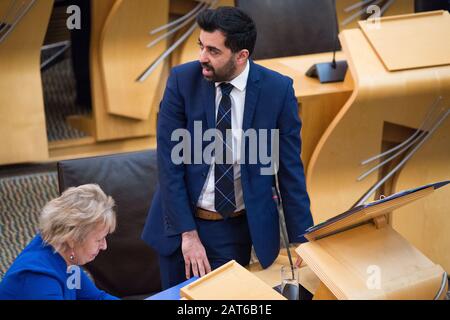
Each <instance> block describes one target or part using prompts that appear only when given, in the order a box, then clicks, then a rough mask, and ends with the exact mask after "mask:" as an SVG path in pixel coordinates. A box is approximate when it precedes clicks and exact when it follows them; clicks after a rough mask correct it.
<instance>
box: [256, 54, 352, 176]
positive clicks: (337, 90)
mask: <svg viewBox="0 0 450 320" xmlns="http://www.w3.org/2000/svg"><path fill="white" fill-rule="evenodd" d="M332 57H333V54H332V53H318V54H310V55H303V56H296V57H286V58H274V59H267V60H259V61H256V63H258V64H260V65H262V66H265V67H267V68H269V69H272V70H274V71H277V72H279V73H282V74H284V75H286V76H288V77H290V78H292V79H293V81H294V84H293V86H294V91H295V95H296V96H297V100H298V103H299V115H300V118H301V120H302V123H303V126H302V132H301V136H302V160H303V165H304V167H305V171H307V168H308V165H309V160H310V158H311V155H312V153H313V151H314V149H315V148H316V145H317V143H318V142H319V139H320V137H321V136H322V134H323V133H324V132H325V130H326V128H327V127H328V126H329V125H330V123H331V122H332V121H333V119H334V118H335V116H336V114H337V113H338V112H339V110H341V108H342V107H343V106H344V104H345V102H346V101H347V100H348V98H349V97H350V95H351V93H352V92H353V87H354V85H353V79H352V77H351V74H350V72H347V76H346V78H345V81H344V82H336V83H326V84H322V83H320V82H319V80H318V79H315V78H309V77H307V76H305V72H306V71H307V70H308V69H309V67H311V66H312V65H313V64H315V63H320V62H328V61H331V60H332ZM336 59H337V60H345V55H344V53H343V52H338V53H337V55H336Z"/></svg>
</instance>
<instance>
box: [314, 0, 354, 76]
mask: <svg viewBox="0 0 450 320" xmlns="http://www.w3.org/2000/svg"><path fill="white" fill-rule="evenodd" d="M332 5H333V8H334V11H335V14H334V29H335V35H334V39H335V42H334V50H333V61H332V62H324V63H316V64H314V65H313V66H311V67H310V68H309V69H308V71H306V76H308V77H312V78H319V81H320V83H329V82H341V81H344V79H345V74H346V73H347V69H348V65H347V61H345V60H340V61H336V51H337V44H338V30H339V25H338V20H337V13H336V3H335V0H333V3H332Z"/></svg>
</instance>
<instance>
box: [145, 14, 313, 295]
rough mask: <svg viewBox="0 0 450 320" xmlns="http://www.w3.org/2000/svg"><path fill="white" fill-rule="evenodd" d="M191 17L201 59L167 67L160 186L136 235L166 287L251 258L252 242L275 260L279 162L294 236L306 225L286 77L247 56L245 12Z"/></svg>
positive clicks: (266, 261)
mask: <svg viewBox="0 0 450 320" xmlns="http://www.w3.org/2000/svg"><path fill="white" fill-rule="evenodd" d="M197 23H198V24H199V26H200V29H201V32H200V37H199V47H200V58H199V61H195V62H190V63H186V64H183V65H180V66H177V67H175V68H173V69H172V72H171V74H170V77H169V79H168V82H167V87H166V90H165V93H164V97H163V100H162V102H161V105H160V113H159V117H158V130H157V145H158V170H159V188H158V191H157V192H156V193H155V196H154V198H153V201H152V206H151V208H150V211H149V215H148V218H147V222H146V225H145V228H144V231H143V235H142V237H143V239H144V240H145V241H146V242H147V243H148V244H149V245H150V246H152V247H153V248H155V250H156V251H158V253H159V254H160V267H161V268H160V270H161V279H162V284H163V288H168V287H171V286H173V285H176V284H178V283H180V282H182V281H184V280H185V279H186V278H189V277H190V275H191V272H192V273H193V274H194V275H196V276H202V275H204V274H206V273H208V272H210V271H211V269H215V268H217V267H219V266H221V265H223V264H224V263H226V262H228V261H229V260H232V259H234V260H236V261H237V262H239V263H240V264H241V265H247V264H248V263H249V261H250V253H251V247H252V245H253V247H254V249H255V253H256V255H257V257H258V259H259V261H260V263H261V265H262V266H263V267H264V268H266V267H268V266H270V265H271V264H272V262H273V261H274V260H275V258H276V257H277V255H278V253H279V247H280V233H279V222H278V212H277V209H276V205H275V202H274V200H273V198H272V187H273V186H274V175H273V173H274V172H275V171H277V170H278V177H279V182H280V192H281V197H282V200H283V208H284V213H285V219H286V225H287V230H288V235H289V240H290V242H293V243H299V242H304V241H305V239H304V238H303V236H302V234H303V233H304V231H305V229H307V228H308V227H310V226H311V225H312V217H311V213H310V209H309V206H310V202H309V197H308V194H307V191H306V186H305V177H304V170H303V165H302V162H301V159H300V149H301V142H300V128H301V122H300V120H299V117H298V105H297V99H296V97H295V95H294V90H293V88H292V80H291V79H290V78H288V77H285V76H283V75H281V74H278V73H276V72H274V71H271V70H269V69H266V68H264V67H262V66H259V65H257V64H255V63H254V62H253V61H251V60H250V59H249V56H250V55H251V53H252V51H253V48H254V45H255V41H256V28H255V25H254V23H253V21H252V20H251V18H250V17H249V16H247V15H246V14H245V13H244V12H242V11H241V10H239V9H237V8H233V7H221V8H218V9H215V10H212V9H211V10H206V11H204V12H202V13H201V14H200V15H199V17H198V18H197ZM269 132H270V133H269ZM199 137H200V140H199ZM180 138H181V139H180ZM180 140H181V142H180ZM209 141H214V142H211V143H209ZM212 147H213V148H212ZM267 155H270V157H269V158H270V159H271V160H270V161H267V157H266V156H267ZM274 159H275V160H274ZM277 159H278V160H277Z"/></svg>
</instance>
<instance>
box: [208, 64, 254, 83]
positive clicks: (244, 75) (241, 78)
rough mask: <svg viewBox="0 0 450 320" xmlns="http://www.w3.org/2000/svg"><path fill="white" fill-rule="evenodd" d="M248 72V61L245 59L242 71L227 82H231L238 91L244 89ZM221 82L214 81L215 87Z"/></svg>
mask: <svg viewBox="0 0 450 320" xmlns="http://www.w3.org/2000/svg"><path fill="white" fill-rule="evenodd" d="M249 72H250V62H249V61H248V60H247V65H246V66H245V69H244V71H242V72H241V74H240V75H238V76H237V77H236V78H234V79H233V80H231V81H230V82H229V83H231V84H232V85H233V86H234V87H235V88H236V89H238V90H239V91H244V90H245V87H246V86H247V79H248V74H249ZM221 83H222V82H216V83H215V85H216V88H217V87H218V86H219V85H220V84H221Z"/></svg>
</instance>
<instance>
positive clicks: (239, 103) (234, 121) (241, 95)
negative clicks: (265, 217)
mask: <svg viewBox="0 0 450 320" xmlns="http://www.w3.org/2000/svg"><path fill="white" fill-rule="evenodd" d="M249 71H250V63H249V62H248V61H247V65H246V66H245V69H244V71H242V72H241V74H239V75H238V76H237V77H236V78H234V79H233V80H231V81H229V83H231V84H232V85H233V86H234V88H233V90H232V91H231V93H230V98H231V129H232V133H233V143H232V145H233V171H234V195H235V203H236V211H241V210H242V209H244V208H245V206H244V199H243V196H242V185H241V167H240V164H239V160H240V158H241V152H240V151H241V138H242V135H241V130H242V121H243V119H244V105H245V92H246V87H247V79H248V74H249ZM220 84H221V82H216V83H215V85H216V117H217V111H218V110H219V103H220V99H221V98H222V91H221V89H220V87H219V85H220ZM214 162H215V161H214V158H213V159H212V165H211V167H210V169H209V173H208V177H207V178H206V181H205V184H204V186H203V189H202V192H201V193H200V197H199V199H198V202H197V207H200V208H203V209H205V210H209V211H216V209H215V207H214V190H215V186H214V182H215V179H214V165H215V164H214Z"/></svg>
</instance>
